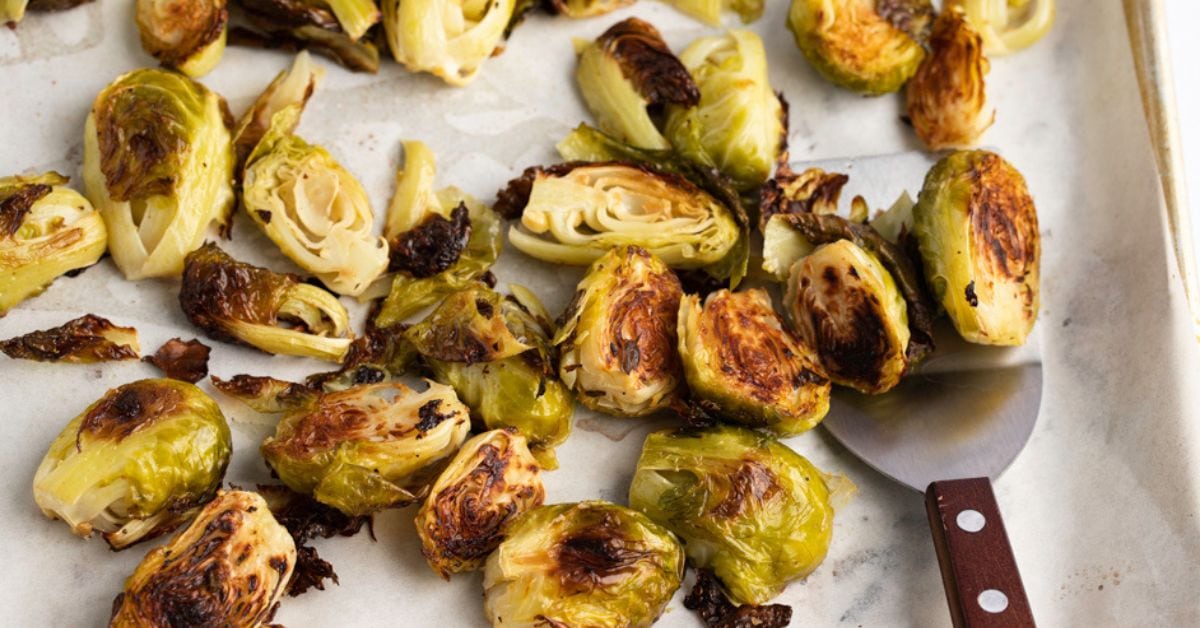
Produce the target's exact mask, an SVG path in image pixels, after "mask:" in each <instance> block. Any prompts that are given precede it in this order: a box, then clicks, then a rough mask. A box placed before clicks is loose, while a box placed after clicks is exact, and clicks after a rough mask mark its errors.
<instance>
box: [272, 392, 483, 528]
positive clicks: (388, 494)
mask: <svg viewBox="0 0 1200 628" xmlns="http://www.w3.org/2000/svg"><path fill="white" fill-rule="evenodd" d="M428 386H429V387H428V389H426V390H424V391H423V392H417V391H415V390H413V389H411V388H409V387H408V386H405V385H404V384H401V383H399V382H388V383H382V384H368V385H365V386H356V387H353V388H349V389H347V390H344V391H341V392H333V393H327V394H323V395H320V396H319V397H318V398H317V400H316V402H315V404H314V405H310V406H305V407H302V408H300V409H299V410H297V411H295V412H292V413H290V414H287V415H285V416H284V417H283V418H282V419H281V420H280V421H279V425H278V426H277V427H276V429H275V435H274V436H270V437H268V438H267V439H266V440H265V441H263V444H262V454H263V457H264V458H266V460H267V464H268V465H270V466H271V469H272V470H273V471H274V472H275V473H276V474H278V475H279V479H280V480H282V481H283V483H284V484H287V485H288V487H289V488H291V489H292V490H294V491H296V492H298V493H304V494H307V495H312V496H313V497H314V498H315V499H316V500H317V501H319V502H321V503H322V504H326V505H328V506H333V507H334V508H337V509H338V510H340V511H342V512H344V513H346V514H347V515H350V516H356V515H365V514H370V513H372V512H376V511H379V510H383V509H385V508H390V507H392V506H399V505H404V504H407V503H410V502H413V501H415V500H416V499H417V495H418V494H419V493H420V492H421V490H422V489H423V488H424V487H425V486H426V485H427V484H428V483H429V482H430V481H432V480H433V474H434V473H435V472H436V470H437V468H438V466H439V465H440V464H444V463H445V462H446V459H448V458H449V457H450V456H452V455H453V454H454V452H455V451H457V450H458V448H459V446H460V445H462V443H463V441H465V440H466V439H467V433H468V432H470V430H471V421H470V414H469V411H468V409H467V407H466V406H464V405H463V404H462V403H461V402H460V401H459V400H458V398H457V397H456V396H455V395H454V390H452V389H451V388H450V387H448V386H443V385H441V384H437V383H434V382H428Z"/></svg>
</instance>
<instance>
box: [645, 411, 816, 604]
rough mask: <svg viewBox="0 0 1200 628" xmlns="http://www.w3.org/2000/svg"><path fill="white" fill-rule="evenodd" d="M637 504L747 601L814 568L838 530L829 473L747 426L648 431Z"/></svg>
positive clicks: (761, 599)
mask: <svg viewBox="0 0 1200 628" xmlns="http://www.w3.org/2000/svg"><path fill="white" fill-rule="evenodd" d="M629 505H630V507H632V508H633V509H635V510H639V511H641V512H643V513H645V514H646V515H647V516H648V517H650V519H652V520H654V521H655V522H656V523H658V524H660V525H662V526H664V527H666V528H667V529H669V530H671V531H672V532H674V533H675V534H677V535H679V537H680V538H681V539H683V541H684V548H685V549H686V550H687V555H688V558H690V559H691V560H692V561H693V562H694V563H695V564H696V566H697V567H700V568H708V569H711V570H713V572H714V573H715V574H716V575H717V577H718V578H720V579H721V581H722V582H724V583H725V586H726V587H727V588H728V589H729V594H730V596H731V597H732V598H733V600H734V601H736V602H738V603H740V604H763V603H765V602H767V601H769V600H770V599H771V598H774V597H775V596H776V595H779V594H780V593H781V592H782V591H783V589H784V587H785V586H787V583H788V582H791V581H792V580H796V579H798V578H803V577H805V576H807V575H808V574H810V573H812V572H813V570H815V569H816V568H817V566H819V565H820V564H821V561H823V560H825V553H826V552H827V551H828V550H829V542H830V539H831V536H832V533H833V507H832V506H830V504H829V489H828V488H827V487H826V484H825V481H824V479H823V476H822V474H821V471H820V470H818V469H817V468H816V467H814V466H813V465H812V463H810V462H809V461H808V460H807V459H805V458H804V457H803V456H801V455H799V454H797V453H796V452H794V451H792V450H791V449H789V448H788V447H787V446H785V445H783V444H781V443H779V442H777V441H775V439H773V438H771V437H769V436H764V435H762V434H758V433H756V432H752V431H750V430H747V429H743V428H739V427H729V426H727V427H717V428H709V429H705V430H699V431H678V432H673V431H669V430H668V431H659V432H654V433H653V434H650V435H649V436H647V437H646V442H645V444H644V445H643V447H642V455H641V458H640V459H639V460H638V464H637V470H636V471H635V472H634V475H633V484H632V485H631V486H630V489H629Z"/></svg>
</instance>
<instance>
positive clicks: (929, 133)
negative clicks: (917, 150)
mask: <svg viewBox="0 0 1200 628" xmlns="http://www.w3.org/2000/svg"><path fill="white" fill-rule="evenodd" d="M987 72H988V60H987V58H986V57H984V56H983V45H982V43H981V41H980V38H979V33H977V32H975V29H973V28H971V25H970V24H968V23H967V21H966V20H965V19H963V17H962V15H961V14H960V13H959V12H957V11H943V12H942V14H941V15H939V16H938V18H937V21H936V22H934V24H933V34H932V35H930V37H929V54H928V55H927V56H926V57H925V60H924V61H922V62H921V67H919V68H918V69H917V73H916V74H914V75H913V77H912V80H911V81H909V82H908V87H907V88H906V89H905V99H906V102H907V108H908V118H909V120H911V121H912V127H913V130H914V131H916V133H917V137H919V138H921V141H922V142H924V143H925V145H926V146H928V147H929V149H930V150H942V149H946V148H959V147H967V146H971V145H974V144H975V143H976V142H977V141H978V140H979V136H981V135H983V132H984V131H986V130H987V129H988V127H990V126H992V122H994V121H995V120H996V110H995V108H993V107H991V106H989V104H988V99H987V90H986V88H985V86H984V80H983V77H984V75H985V74H987Z"/></svg>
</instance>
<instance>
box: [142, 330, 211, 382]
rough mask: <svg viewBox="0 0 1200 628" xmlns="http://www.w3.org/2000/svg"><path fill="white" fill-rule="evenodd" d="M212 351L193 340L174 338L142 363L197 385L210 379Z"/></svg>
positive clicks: (169, 375)
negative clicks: (209, 365)
mask: <svg viewBox="0 0 1200 628" xmlns="http://www.w3.org/2000/svg"><path fill="white" fill-rule="evenodd" d="M211 352H212V349H211V348H210V347H209V346H208V345H206V344H204V343H203V342H200V341H199V340H196V339H194V338H193V339H192V340H188V341H186V342H184V340H183V339H182V338H172V339H170V340H168V341H166V342H165V343H163V346H161V347H159V348H158V351H155V352H154V355H148V356H146V357H144V358H142V361H143V362H145V363H147V364H150V365H151V366H153V367H155V368H157V369H158V370H160V371H162V372H163V374H164V375H166V376H167V377H170V378H171V379H177V380H179V381H181V382H187V383H189V384H195V383H196V382H198V381H200V380H202V379H204V378H205V377H208V355H209V353H211Z"/></svg>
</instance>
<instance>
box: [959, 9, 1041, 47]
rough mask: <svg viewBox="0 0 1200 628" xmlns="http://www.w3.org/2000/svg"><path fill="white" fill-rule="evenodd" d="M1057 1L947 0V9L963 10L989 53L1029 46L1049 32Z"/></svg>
mask: <svg viewBox="0 0 1200 628" xmlns="http://www.w3.org/2000/svg"><path fill="white" fill-rule="evenodd" d="M1055 4H1056V0H946V2H945V5H946V7H945V10H946V11H950V10H953V9H960V10H962V11H963V12H964V13H965V14H966V16H967V19H968V20H970V21H971V25H972V26H974V27H975V28H977V29H979V33H980V35H982V36H983V50H984V52H986V53H987V54H989V55H1006V54H1010V53H1013V52H1017V51H1018V50H1021V49H1022V48H1027V47H1029V46H1032V45H1033V44H1034V43H1036V42H1037V41H1038V40H1039V39H1041V38H1042V37H1044V36H1045V35H1046V33H1048V32H1050V27H1051V26H1053V25H1054V13H1055V7H1054V5H1055Z"/></svg>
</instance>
